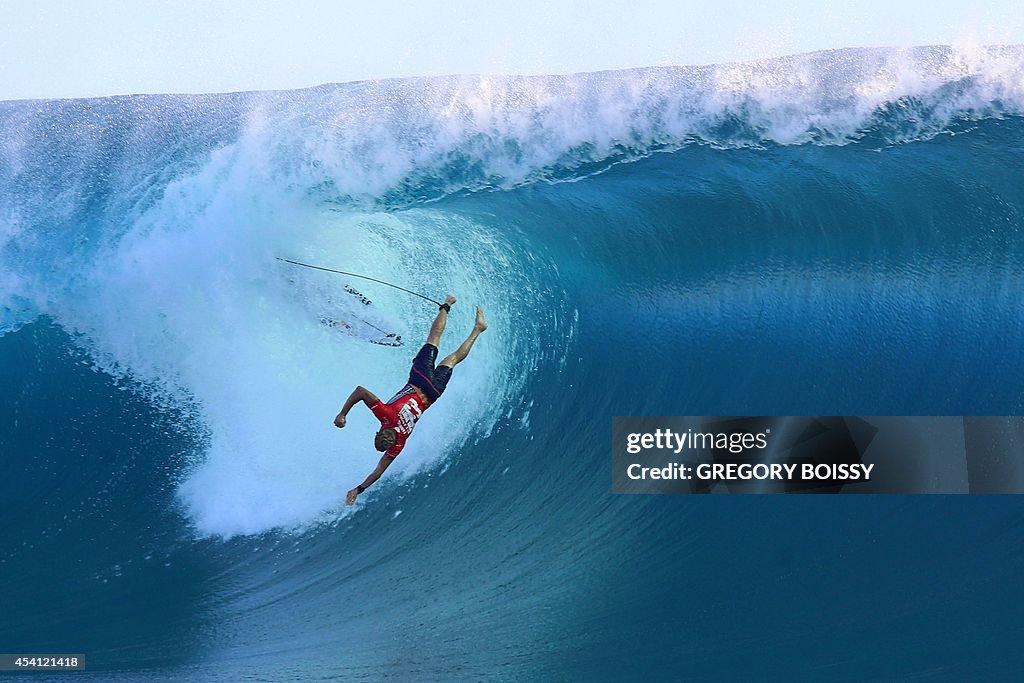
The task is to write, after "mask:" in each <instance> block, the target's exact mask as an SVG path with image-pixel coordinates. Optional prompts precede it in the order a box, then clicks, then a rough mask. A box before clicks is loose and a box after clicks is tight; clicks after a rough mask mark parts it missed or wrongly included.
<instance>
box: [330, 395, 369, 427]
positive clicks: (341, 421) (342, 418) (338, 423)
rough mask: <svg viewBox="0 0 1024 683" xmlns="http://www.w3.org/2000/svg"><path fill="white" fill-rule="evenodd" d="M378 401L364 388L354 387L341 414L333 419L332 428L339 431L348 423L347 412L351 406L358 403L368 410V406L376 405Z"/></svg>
mask: <svg viewBox="0 0 1024 683" xmlns="http://www.w3.org/2000/svg"><path fill="white" fill-rule="evenodd" d="M379 400H380V399H379V398H377V396H376V395H375V394H374V393H373V392H372V391H369V390H368V389H366V387H362V386H359V387H356V388H355V390H354V391H353V392H352V394H351V395H350V396H349V397H348V400H347V401H345V407H344V408H342V409H341V412H340V413H338V416H337V417H336V418H334V426H335V427H338V428H339V429H340V428H341V427H344V426H345V423H346V422H347V421H348V411H350V410H352V406H354V405H355V404H357V403H359V402H360V401H362V402H363V403H365V404H366V407H367V408H369V407H370V406H372V405H374V404H376V403H377V401H379Z"/></svg>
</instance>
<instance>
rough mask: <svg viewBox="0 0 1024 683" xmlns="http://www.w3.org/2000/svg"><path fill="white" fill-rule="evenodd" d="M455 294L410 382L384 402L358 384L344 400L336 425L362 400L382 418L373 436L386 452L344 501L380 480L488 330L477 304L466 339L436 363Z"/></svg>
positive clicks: (446, 304) (445, 305) (415, 363)
mask: <svg viewBox="0 0 1024 683" xmlns="http://www.w3.org/2000/svg"><path fill="white" fill-rule="evenodd" d="M454 303H455V297H454V296H452V295H451V294H449V295H448V296H446V297H445V300H444V303H443V304H441V306H440V308H439V309H438V311H437V317H436V318H434V322H433V324H432V325H431V326H430V333H429V334H428V335H427V343H426V344H424V345H423V348H421V349H420V351H419V353H417V354H416V358H414V359H413V361H412V369H411V370H410V372H409V381H408V382H407V383H406V385H405V386H404V387H402V389H401V390H400V391H399V392H398V393H397V394H395V395H394V396H393V397H392V398H391V400H389V401H388V402H387V403H384V402H383V401H381V400H380V399H379V398H377V397H376V396H375V395H374V394H373V393H371V392H370V391H368V390H367V389H365V388H364V387H361V386H358V387H356V388H355V390H354V391H353V392H352V395H351V396H349V397H348V400H347V401H345V406H344V407H343V408H342V409H341V412H340V413H338V416H337V417H335V418H334V424H335V426H336V427H339V428H341V427H344V426H345V423H346V422H347V421H348V412H349V411H350V410H352V407H353V406H354V405H355V404H356V403H359V402H360V401H362V402H363V403H365V404H366V407H367V408H369V409H370V411H371V412H372V413H373V414H374V416H375V417H376V418H377V419H378V420H379V421H380V429H379V430H378V431H377V434H376V436H375V437H374V439H373V445H374V448H376V449H377V450H378V451H381V452H383V453H384V455H383V456H382V457H381V459H380V462H378V463H377V467H376V468H375V469H374V470H373V472H370V474H369V475H368V476H367V477H366V479H365V480H364V481H363V483H361V484H359V485H358V486H356V487H355V488H354V489H352V490H350V491H349V492H348V495H347V496H346V497H345V503H346V504H348V505H352V504H353V503H355V502H356V497H358V496H359V494H360V493H362V492H363V491H365V490H366V489H367V488H369V487H370V486H371V485H372V484H373V482H375V481H377V480H378V479H380V475H382V474H384V470H386V469H387V468H388V467H389V466H390V465H391V463H392V462H394V460H395V456H397V455H398V454H399V453H401V452H402V449H403V448H405V442H406V439H408V438H409V435H410V434H412V430H413V427H415V426H416V422H417V421H418V420H419V419H420V416H421V415H422V414H423V412H424V411H425V410H426V409H427V408H429V407H430V406H432V405H433V404H434V402H435V401H437V399H438V398H439V397H440V396H441V394H443V393H444V390H445V387H446V386H447V385H448V380H449V379H451V376H452V370H454V369H455V366H456V365H458V364H459V363H461V362H462V361H464V360H465V359H466V356H468V355H469V350H470V349H472V348H473V342H475V341H476V338H477V337H479V336H480V333H481V332H483V331H484V330H486V329H487V321H486V319H485V318H484V312H483V310H482V309H481V308H480V307H479V306H477V309H476V322H475V323H474V325H473V331H472V332H470V333H469V336H468V337H467V338H466V341H464V342H462V344H461V345H460V346H459V348H457V349H456V350H455V351H454V352H453V353H452V354H451V355H448V356H446V357H445V358H444V360H442V361H441V363H440V364H438V365H436V366H435V365H434V362H435V361H436V360H437V345H438V344H439V343H440V342H441V335H442V334H443V333H444V327H445V324H446V323H447V322H448V313H449V312H450V311H451V307H452V304H454Z"/></svg>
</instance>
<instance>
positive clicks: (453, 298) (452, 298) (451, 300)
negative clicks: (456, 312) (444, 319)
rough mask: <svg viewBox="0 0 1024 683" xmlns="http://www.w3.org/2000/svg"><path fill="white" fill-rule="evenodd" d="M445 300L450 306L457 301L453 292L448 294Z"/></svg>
mask: <svg viewBox="0 0 1024 683" xmlns="http://www.w3.org/2000/svg"><path fill="white" fill-rule="evenodd" d="M444 302H445V303H446V304H448V305H449V306H451V305H452V304H453V303H455V297H454V296H452V295H451V294H449V295H448V296H446V297H445V298H444Z"/></svg>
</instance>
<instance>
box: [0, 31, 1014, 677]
mask: <svg viewBox="0 0 1024 683" xmlns="http://www.w3.org/2000/svg"><path fill="white" fill-rule="evenodd" d="M1022 65H1024V62H1022V59H1021V52H1020V50H1018V49H1016V48H1005V49H999V50H996V49H992V50H982V51H976V52H973V53H962V52H960V53H958V52H953V51H949V50H944V49H937V48H931V49H919V50H916V51H905V52H893V51H863V50H860V51H858V50H848V51H836V52H828V53H819V54H815V55H809V56H803V57H795V58H789V59H787V60H782V61H777V62H766V63H763V64H760V65H746V66H743V65H722V66H718V67H702V68H695V69H648V70H634V71H628V72H607V73H602V74H593V75H579V76H572V77H538V78H523V79H517V78H483V77H452V78H447V79H414V80H408V81H387V82H382V83H365V84H347V85H336V86H324V87H321V88H316V89H311V90H304V91H294V92H278V93H248V94H237V95H225V96H201V97H198V96H146V97H141V96H140V97H129V98H110V99H98V100H74V101H48V102H7V103H0V141H2V147H0V149H2V150H3V156H2V160H3V163H2V165H0V187H2V188H3V191H2V192H0V304H2V306H3V316H4V317H3V319H2V328H0V329H3V331H4V334H3V336H0V462H2V463H3V471H4V473H5V476H4V478H3V479H2V480H0V500H2V501H3V510H4V517H3V521H4V524H3V525H2V526H0V577H2V582H3V585H4V586H5V587H10V588H8V589H7V590H5V592H4V595H3V598H2V599H0V615H2V616H0V651H4V652H16V651H20V650H49V651H61V650H64V651H75V652H83V653H86V655H87V661H88V663H89V669H90V670H92V671H93V672H94V673H95V675H96V676H97V677H99V678H101V679H103V680H166V679H168V678H178V679H181V680H204V679H205V680H239V679H241V678H244V677H248V678H249V679H252V680H325V679H329V678H331V677H342V678H346V679H347V678H353V679H360V680H380V679H381V678H399V679H410V678H415V679H422V678H428V679H437V678H445V679H447V678H461V679H472V680H479V679H482V678H500V679H506V680H507V679H513V680H516V679H522V680H535V679H537V678H541V679H550V680H578V679H584V678H588V679H589V678H596V679H621V678H634V677H640V676H645V677H653V678H658V679H665V678H680V677H683V678H686V677H728V678H732V677H739V676H758V677H772V678H787V679H789V678H793V677H800V678H815V679H818V678H823V679H846V678H857V679H862V678H865V677H882V678H889V677H893V676H902V677H910V676H933V677H937V678H964V677H966V676H968V675H972V676H976V675H984V676H988V677H997V678H998V677H1006V676H1008V675H1010V672H1014V671H1016V670H1017V668H1018V667H1019V666H1020V665H1021V663H1022V661H1021V657H1020V655H1019V654H1016V653H1017V650H1018V649H1019V648H1018V647H1017V645H1016V644H1017V643H1018V641H1019V639H1020V633H1019V631H1020V629H1019V626H1018V625H1017V621H1018V613H1019V607H1020V605H1021V604H1022V602H1021V601H1022V598H1024V592H1022V589H1021V588H1020V587H1019V581H1018V580H1017V577H1019V575H1020V572H1021V569H1022V568H1024V555H1022V552H1021V550H1020V544H1019V543H1017V542H1016V539H1017V536H1018V531H1019V529H1020V526H1021V522H1022V521H1024V507H1022V506H1021V504H1020V503H1019V502H1017V501H1016V500H1015V499H1014V498H1012V497H1007V498H995V497H970V498H967V497H961V498H956V497H927V498H925V497H919V498H909V497H908V498H905V497H858V496H849V497H843V498H842V499H831V498H829V497H827V496H821V497H808V498H796V497H794V498H781V497H773V498H768V497H765V498H756V497H749V498H740V497H731V498H727V499H718V498H710V497H708V498H703V497H700V498H698V497H645V498H639V497H628V498H626V497H615V496H612V495H611V493H610V489H611V484H610V477H609V465H610V462H609V458H610V448H609V445H610V428H611V417H612V416H613V415H631V414H632V415H658V414H693V415H715V414H781V415H785V414H793V415H800V414H808V415H811V414H867V415H871V414H895V415H904V414H954V415H960V414H983V415H984V414H1019V413H1020V412H1021V410H1022V399H1024V391H1022V389H1021V385H1020V382H1019V379H1018V378H1019V377H1020V375H1021V371H1022V370H1024V351H1022V350H1021V349H1022V348H1024V344H1022V342H1024V314H1022V312H1021V311H1022V308H1021V305H1020V303H1021V301H1020V292H1021V291H1022V286H1024V272H1022V267H1021V265H1020V264H1021V262H1022V261H1021V256H1022V254H1024V236H1022V234H1021V230H1022V227H1024V185H1022V184H1021V182H1020V177H1021V175H1022V171H1024V168H1022V159H1024V154H1022V152H1024V145H1022V142H1021V141H1022V139H1024V136H1022V133H1024V118H1022V116H1021V114H1022V112H1024V107H1022V104H1024V81H1022V80H1021V79H1022V74H1024V69H1022ZM276 256H284V257H289V258H295V259H297V260H300V261H304V262H310V263H319V264H322V265H326V266H329V267H337V268H341V269H344V270H352V271H356V272H364V273H366V274H368V275H371V276H375V277H381V278H384V279H387V280H390V281H394V282H396V283H399V284H401V285H403V286H406V287H409V288H410V289H414V290H416V291H422V292H425V293H427V294H429V295H432V296H434V297H440V296H443V294H444V293H445V292H446V291H452V292H455V293H456V294H457V295H458V296H459V297H460V302H459V303H458V304H456V306H455V307H454V309H453V314H452V316H451V321H450V324H449V331H448V332H447V334H446V337H445V342H444V344H443V345H442V352H443V353H447V352H448V348H449V347H454V346H455V345H456V344H457V343H458V341H459V340H460V339H461V338H462V337H463V336H464V335H465V334H466V333H467V332H468V331H469V328H470V326H471V324H472V306H473V305H474V304H476V303H479V304H481V305H483V306H484V307H485V308H486V309H487V311H488V314H489V317H490V320H491V329H490V330H489V331H488V332H487V333H486V334H485V335H484V336H483V337H482V338H481V339H480V342H479V343H478V345H477V346H476V347H475V348H474V350H473V353H472V355H471V357H470V358H469V360H467V361H466V363H465V364H463V365H460V366H459V368H458V369H457V371H456V373H455V375H454V377H453V379H452V382H451V385H450V388H449V389H448V391H447V392H446V394H445V397H444V398H443V399H442V400H441V401H440V402H438V404H437V405H436V406H434V407H432V408H431V410H430V412H429V413H427V415H426V416H425V417H424V419H423V420H422V421H421V424H420V425H419V426H417V430H416V434H415V436H414V438H413V439H412V440H411V441H410V443H409V446H408V447H407V448H406V450H405V451H404V452H403V454H402V456H401V457H400V458H399V459H398V461H396V463H395V465H394V466H393V467H392V468H391V469H390V470H389V471H388V473H387V475H386V477H385V478H384V479H383V480H382V481H381V483H380V484H378V485H377V486H376V487H374V489H372V490H371V492H370V493H368V494H367V495H366V496H364V497H363V499H361V502H360V504H359V505H358V506H357V507H356V508H355V509H354V510H349V509H346V508H345V507H344V506H343V505H342V504H341V500H342V498H343V495H344V492H345V491H346V490H347V489H348V488H350V487H351V486H353V485H354V484H355V483H357V482H358V481H359V480H361V478H362V477H363V476H364V475H365V474H366V473H367V472H368V471H369V470H370V469H372V467H373V465H374V463H375V462H376V454H375V453H374V451H373V450H372V446H371V441H372V439H371V435H372V432H373V428H374V424H375V422H374V421H373V420H372V418H371V416H370V415H369V413H368V412H365V411H364V412H360V409H356V412H354V413H353V414H352V415H351V416H350V426H349V427H348V428H346V430H345V431H343V432H341V431H338V430H336V429H335V428H334V427H333V426H332V424H331V422H332V420H333V417H334V415H335V414H336V412H337V410H338V409H339V407H340V405H341V403H342V402H343V401H344V398H345V397H346V396H347V394H348V392H349V391H350V390H351V388H352V387H353V386H355V385H356V384H363V385H365V386H367V387H368V388H370V389H371V390H372V391H375V392H376V393H378V394H381V395H390V392H392V391H394V390H395V389H397V388H399V386H400V385H401V384H402V382H403V381H404V376H405V374H406V373H407V372H408V364H409V362H410V359H411V357H412V355H413V353H414V351H415V347H414V345H413V344H409V345H407V346H404V347H402V348H399V349H393V348H386V347H380V346H375V345H371V344H366V343H364V342H362V341H360V340H359V339H357V338H353V337H348V336H345V335H342V334H339V333H338V332H337V331H336V330H330V329H327V328H325V327H323V326H321V325H320V324H319V322H318V320H319V317H318V316H319V314H320V312H321V309H322V307H323V305H324V302H325V301H327V300H328V299H330V300H331V301H334V302H342V303H338V304H337V305H338V306H340V307H341V308H342V309H344V308H345V306H346V304H345V303H343V302H344V297H341V298H339V297H338V293H339V291H340V290H341V288H343V287H344V285H345V284H348V281H347V280H346V279H345V278H340V277H339V276H333V275H327V274H320V273H305V272H303V273H298V272H296V271H295V269H294V268H292V267H290V266H287V264H282V263H281V262H279V261H276V260H275V257H276ZM352 284H355V285H356V286H357V287H358V288H359V289H360V291H363V292H364V293H367V294H368V295H369V296H371V297H372V298H373V299H374V301H375V303H376V304H377V306H378V307H379V308H380V309H381V310H384V311H387V312H388V315H389V316H391V318H392V319H393V320H395V321H398V324H399V325H400V326H401V327H402V329H401V330H400V332H401V334H402V335H403V338H405V339H407V340H418V339H419V338H421V337H423V336H425V334H426V329H427V327H428V326H429V323H430V320H431V319H432V316H433V311H432V310H431V307H430V306H428V305H424V304H423V302H422V301H420V300H418V299H416V298H414V297H409V296H408V295H404V294H402V293H401V292H397V291H394V290H390V289H388V288H372V287H373V285H369V284H366V283H357V282H353V283H352ZM353 305H354V304H353ZM346 312H351V311H346V310H342V311H341V313H342V314H344V313H346Z"/></svg>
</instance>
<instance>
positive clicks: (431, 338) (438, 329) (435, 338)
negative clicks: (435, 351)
mask: <svg viewBox="0 0 1024 683" xmlns="http://www.w3.org/2000/svg"><path fill="white" fill-rule="evenodd" d="M447 322H448V311H446V310H444V309H443V308H439V309H438V311H437V317H436V318H434V322H433V323H432V324H431V325H430V333H429V334H428V335H427V343H428V344H432V345H433V346H438V345H439V344H440V343H441V335H442V334H444V326H445V324H447Z"/></svg>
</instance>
